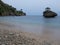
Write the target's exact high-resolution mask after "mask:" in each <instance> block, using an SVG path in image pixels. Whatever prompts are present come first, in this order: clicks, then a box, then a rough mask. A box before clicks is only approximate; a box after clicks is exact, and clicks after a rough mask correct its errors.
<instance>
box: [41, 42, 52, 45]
mask: <svg viewBox="0 0 60 45" xmlns="http://www.w3.org/2000/svg"><path fill="white" fill-rule="evenodd" d="M41 44H42V45H51V43H50V42H47V41H43V42H42V43H41Z"/></svg>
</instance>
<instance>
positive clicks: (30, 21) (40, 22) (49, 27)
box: [0, 16, 60, 38]
mask: <svg viewBox="0 0 60 45" xmlns="http://www.w3.org/2000/svg"><path fill="white" fill-rule="evenodd" d="M0 22H3V23H9V24H14V25H16V27H17V28H22V30H23V31H27V32H33V33H36V34H51V35H53V36H54V37H57V38H60V36H59V34H60V16H57V17H55V18H44V17H42V16H17V17H16V16H5V17H0Z"/></svg>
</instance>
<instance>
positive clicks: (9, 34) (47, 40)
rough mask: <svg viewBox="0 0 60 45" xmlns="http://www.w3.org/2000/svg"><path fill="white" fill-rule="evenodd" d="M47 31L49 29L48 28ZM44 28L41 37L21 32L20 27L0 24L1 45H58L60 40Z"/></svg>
mask: <svg viewBox="0 0 60 45" xmlns="http://www.w3.org/2000/svg"><path fill="white" fill-rule="evenodd" d="M48 29H49V28H48ZM48 29H46V28H44V29H43V30H44V31H43V33H42V34H41V35H37V34H34V33H32V32H26V31H22V27H20V28H16V26H15V25H12V24H8V23H0V44H1V45H60V38H59V39H58V38H54V37H55V36H54V33H53V32H51V31H50V30H48ZM39 30H40V29H39Z"/></svg>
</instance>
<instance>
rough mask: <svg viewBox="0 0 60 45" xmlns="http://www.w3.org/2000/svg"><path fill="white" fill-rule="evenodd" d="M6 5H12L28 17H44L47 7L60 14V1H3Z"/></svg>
mask: <svg viewBox="0 0 60 45" xmlns="http://www.w3.org/2000/svg"><path fill="white" fill-rule="evenodd" d="M2 1H4V2H5V3H7V4H9V5H12V6H13V7H15V8H16V9H17V10H20V9H23V11H24V12H26V13H27V15H42V12H43V11H44V9H45V8H46V7H50V8H51V10H53V11H55V12H57V13H59V11H60V0H2Z"/></svg>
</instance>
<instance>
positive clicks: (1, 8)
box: [0, 0, 26, 16]
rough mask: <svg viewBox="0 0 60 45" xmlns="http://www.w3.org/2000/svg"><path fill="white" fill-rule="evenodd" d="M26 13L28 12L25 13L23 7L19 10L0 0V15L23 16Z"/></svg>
mask: <svg viewBox="0 0 60 45" xmlns="http://www.w3.org/2000/svg"><path fill="white" fill-rule="evenodd" d="M23 15H26V13H24V12H23V11H22V9H21V10H20V11H17V10H16V8H14V7H12V6H10V5H8V4H5V3H4V2H3V1H2V0H0V16H23Z"/></svg>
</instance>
